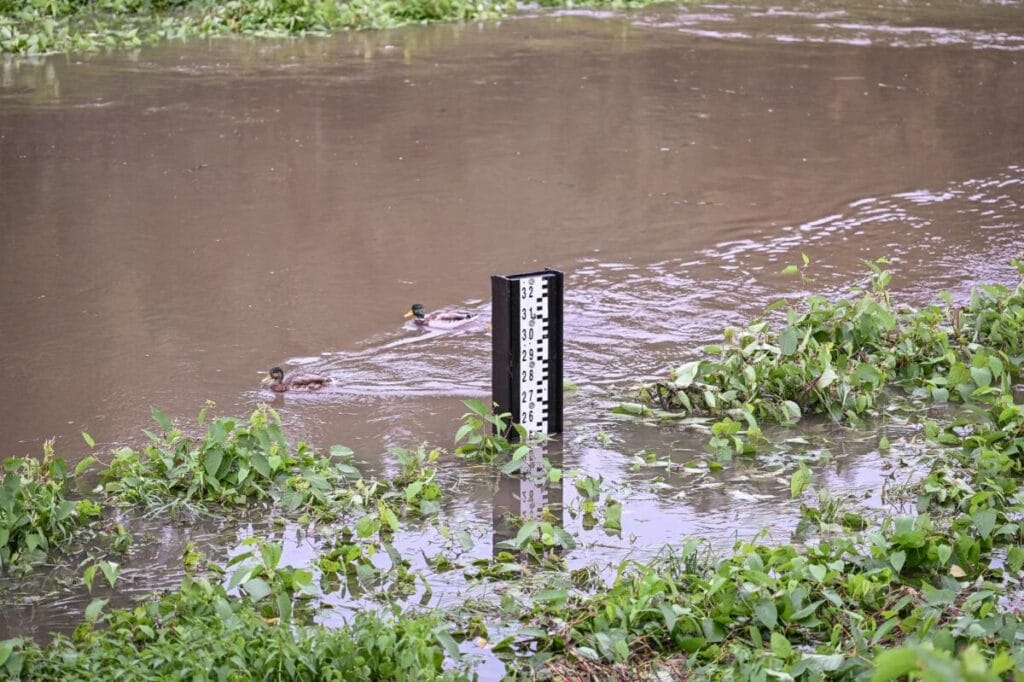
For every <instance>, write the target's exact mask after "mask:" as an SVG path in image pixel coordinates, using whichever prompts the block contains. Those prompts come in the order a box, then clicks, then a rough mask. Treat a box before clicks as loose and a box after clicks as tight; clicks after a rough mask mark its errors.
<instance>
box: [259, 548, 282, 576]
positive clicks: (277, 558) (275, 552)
mask: <svg viewBox="0 0 1024 682" xmlns="http://www.w3.org/2000/svg"><path fill="white" fill-rule="evenodd" d="M282 552H283V550H282V548H281V545H279V544H277V543H275V542H265V543H263V544H262V545H260V555H261V556H262V557H263V565H264V566H266V567H267V568H268V569H270V570H273V569H275V568H277V565H278V564H279V563H280V562H281V554H282Z"/></svg>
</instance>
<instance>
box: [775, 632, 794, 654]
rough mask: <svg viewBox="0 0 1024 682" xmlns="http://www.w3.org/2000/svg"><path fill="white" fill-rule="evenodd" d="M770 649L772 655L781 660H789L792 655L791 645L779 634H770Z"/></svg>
mask: <svg viewBox="0 0 1024 682" xmlns="http://www.w3.org/2000/svg"><path fill="white" fill-rule="evenodd" d="M771 648H772V653H773V654H775V655H776V656H778V657H779V658H781V659H783V660H789V658H790V657H791V656H792V655H793V645H792V644H790V643H789V640H788V639H786V637H785V635H783V634H782V633H780V632H774V631H773V632H772V639H771Z"/></svg>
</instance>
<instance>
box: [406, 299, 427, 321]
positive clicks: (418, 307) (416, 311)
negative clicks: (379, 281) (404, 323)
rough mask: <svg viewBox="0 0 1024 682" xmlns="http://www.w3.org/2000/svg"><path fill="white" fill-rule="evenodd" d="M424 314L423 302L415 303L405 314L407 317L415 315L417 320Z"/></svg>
mask: <svg viewBox="0 0 1024 682" xmlns="http://www.w3.org/2000/svg"><path fill="white" fill-rule="evenodd" d="M424 315H425V313H424V312H423V304H422V303H413V304H412V308H410V309H409V312H407V313H406V314H405V316H406V317H415V318H416V319H417V320H422V319H423V317H424Z"/></svg>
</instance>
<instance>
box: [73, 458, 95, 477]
mask: <svg viewBox="0 0 1024 682" xmlns="http://www.w3.org/2000/svg"><path fill="white" fill-rule="evenodd" d="M97 461H98V460H97V459H96V458H95V457H93V456H92V455H89V456H88V457H86V458H84V459H83V460H82V461H80V462H79V463H78V464H76V465H75V476H81V475H82V472H83V471H86V470H88V468H89V467H91V466H92V465H93V464H95V463H96V462H97Z"/></svg>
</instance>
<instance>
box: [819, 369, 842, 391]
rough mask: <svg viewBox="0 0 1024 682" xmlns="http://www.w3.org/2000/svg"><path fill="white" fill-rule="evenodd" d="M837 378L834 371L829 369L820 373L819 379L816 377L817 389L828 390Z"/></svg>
mask: <svg viewBox="0 0 1024 682" xmlns="http://www.w3.org/2000/svg"><path fill="white" fill-rule="evenodd" d="M838 378H839V375H838V374H836V373H835V370H833V369H832V368H831V367H829V368H827V369H826V370H825V371H824V372H822V373H821V376H820V377H818V382H817V387H818V388H828V387H829V386H831V385H832V383H833V382H834V381H835V380H836V379H838Z"/></svg>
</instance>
